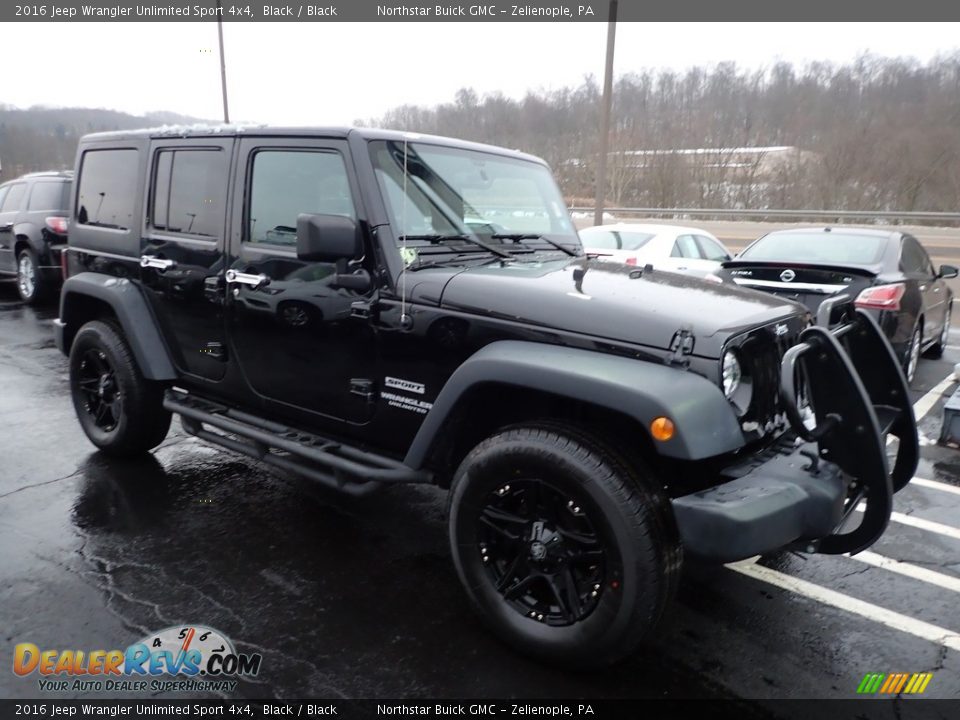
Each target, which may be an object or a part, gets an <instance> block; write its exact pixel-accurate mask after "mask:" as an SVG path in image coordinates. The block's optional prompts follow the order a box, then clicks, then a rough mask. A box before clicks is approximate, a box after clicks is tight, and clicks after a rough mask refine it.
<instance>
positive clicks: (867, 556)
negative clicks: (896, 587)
mask: <svg viewBox="0 0 960 720" xmlns="http://www.w3.org/2000/svg"><path fill="white" fill-rule="evenodd" d="M848 557H850V559H851V560H856V561H858V562H862V563H866V564H867V565H873V566H874V567H878V568H882V569H884V570H889V571H890V572H895V573H897V574H899V575H904V576H906V577H908V578H913V579H914V580H919V581H920V582H925V583H928V584H930V585H937V586H938V587H942V588H943V589H944V590H952V591H953V592H955V593H960V578H958V577H954V576H953V575H944V574H943V573H938V572H935V571H933V570H928V569H927V568H925V567H920V566H918V565H912V564H911V563H907V562H901V561H900V560H894V559H893V558H888V557H885V556H883V555H879V554H877V553H875V552H871V551H870V550H864V551H863V552H860V553H857V554H856V555H850V556H848Z"/></svg>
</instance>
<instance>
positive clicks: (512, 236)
mask: <svg viewBox="0 0 960 720" xmlns="http://www.w3.org/2000/svg"><path fill="white" fill-rule="evenodd" d="M490 237H492V238H493V239H494V240H513V241H514V242H521V241H523V240H543V241H544V242H545V243H547V244H548V245H553V246H554V247H555V248H556V249H557V250H560V251H561V252H565V253H566V254H567V255H570V256H572V257H577V253H576V251H575V250H571V249H570V248H568V247H567V246H566V245H564V244H562V243H558V242H557V241H556V240H551V239H550V238H548V237H547V236H546V235H538V234H536V233H530V234H528V233H494V234H493V235H491V236H490Z"/></svg>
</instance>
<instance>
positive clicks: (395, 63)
mask: <svg viewBox="0 0 960 720" xmlns="http://www.w3.org/2000/svg"><path fill="white" fill-rule="evenodd" d="M8 29H10V28H8ZM605 40H606V24H605V23H599V22H598V23H580V24H564V23H538V24H525V23H485V24H482V23H329V24H326V23H320V22H317V23H309V22H308V23H229V22H228V23H225V24H224V42H225V45H226V56H227V78H228V88H229V99H230V111H231V117H232V119H234V120H251V121H260V122H269V123H276V124H295V125H324V124H349V123H351V122H352V121H353V120H355V119H357V118H364V119H366V118H370V117H375V116H378V115H380V114H382V113H383V112H384V111H386V110H388V109H390V108H392V107H395V106H397V105H401V104H404V103H416V104H428V105H433V104H436V103H440V102H446V101H450V100H452V99H453V95H454V93H455V92H456V90H457V89H459V88H461V87H472V88H474V89H475V90H476V91H477V92H478V93H480V94H481V95H482V94H484V93H488V92H492V91H501V92H503V93H504V94H506V95H509V96H511V97H520V96H522V95H523V94H524V93H525V92H526V91H527V90H535V89H541V88H543V89H551V88H559V87H563V86H569V85H577V84H579V83H580V82H581V81H582V80H583V77H584V76H585V75H588V74H593V75H595V76H596V77H597V78H602V76H603V55H604V43H605ZM958 49H960V23H931V24H925V23H888V24H885V23H859V24H844V23H713V24H711V23H621V24H620V25H619V26H618V29H617V45H616V67H615V71H616V73H618V74H620V73H625V72H629V71H636V70H641V69H643V68H647V67H655V68H659V67H669V68H675V69H683V68H687V67H690V66H692V65H703V64H715V63H717V62H721V61H725V60H732V61H735V62H736V63H737V64H738V65H741V66H744V67H749V68H754V67H764V66H769V65H771V64H772V63H774V62H775V61H776V60H778V59H783V60H788V61H792V62H794V63H801V64H802V63H805V62H808V61H811V60H828V61H833V62H845V61H848V60H850V59H852V58H854V57H856V56H857V55H858V54H860V53H863V52H866V51H869V52H872V53H875V54H877V55H884V56H911V57H915V58H917V59H918V60H921V61H927V60H929V59H930V58H932V57H933V56H935V55H937V54H940V53H949V52H954V51H956V50H958ZM4 50H5V52H4V56H5V57H6V58H8V59H10V58H24V59H29V61H28V62H24V63H22V64H20V66H19V69H18V70H17V72H11V73H4V77H3V81H2V83H0V102H2V103H9V104H12V105H16V106H19V107H28V106H30V105H37V104H43V105H54V106H82V107H104V108H110V109H116V110H123V111H126V112H132V113H137V114H139V113H143V112H146V111H152V110H169V111H173V112H179V113H183V114H187V115H193V116H197V117H204V118H210V119H217V118H219V117H220V116H221V105H220V75H219V60H218V55H217V32H216V24H215V23H212V22H209V23H180V22H170V23H145V22H141V23H76V24H69V23H49V22H47V23H28V24H18V25H17V32H8V33H5V38H4Z"/></svg>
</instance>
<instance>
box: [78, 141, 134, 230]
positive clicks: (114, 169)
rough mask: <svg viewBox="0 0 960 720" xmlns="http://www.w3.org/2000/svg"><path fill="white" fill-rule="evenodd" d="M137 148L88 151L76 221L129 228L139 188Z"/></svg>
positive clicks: (81, 176) (81, 179) (83, 166)
mask: <svg viewBox="0 0 960 720" xmlns="http://www.w3.org/2000/svg"><path fill="white" fill-rule="evenodd" d="M139 184H140V183H139V172H138V157H137V151H136V150H134V149H132V148H130V149H127V148H122V149H119V148H118V149H111V150H88V151H86V152H85V153H84V154H83V161H82V163H81V165H80V187H79V189H78V191H77V222H78V223H80V224H81V225H91V226H94V227H105V228H114V229H118V230H127V229H129V228H130V227H131V225H132V224H133V209H134V205H135V203H136V196H137V192H138V189H139V187H138V186H139Z"/></svg>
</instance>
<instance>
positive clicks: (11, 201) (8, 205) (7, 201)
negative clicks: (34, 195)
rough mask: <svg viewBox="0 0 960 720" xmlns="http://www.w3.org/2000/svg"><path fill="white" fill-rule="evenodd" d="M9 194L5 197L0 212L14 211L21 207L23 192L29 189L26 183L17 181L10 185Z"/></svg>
mask: <svg viewBox="0 0 960 720" xmlns="http://www.w3.org/2000/svg"><path fill="white" fill-rule="evenodd" d="M9 188H10V189H9V190H8V191H7V196H6V197H5V198H4V199H3V207H0V212H13V211H15V210H19V209H20V203H21V201H22V200H23V194H24V192H26V190H27V185H26V183H17V184H16V185H10V186H9Z"/></svg>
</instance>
